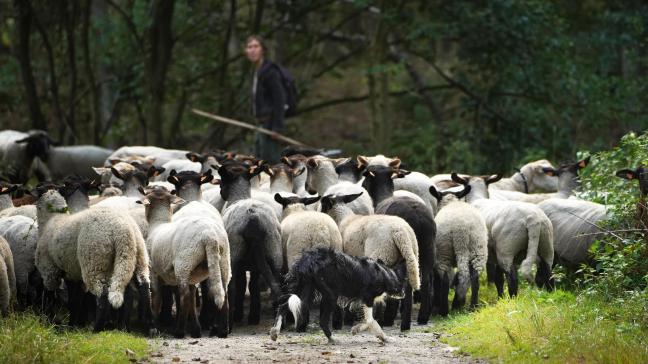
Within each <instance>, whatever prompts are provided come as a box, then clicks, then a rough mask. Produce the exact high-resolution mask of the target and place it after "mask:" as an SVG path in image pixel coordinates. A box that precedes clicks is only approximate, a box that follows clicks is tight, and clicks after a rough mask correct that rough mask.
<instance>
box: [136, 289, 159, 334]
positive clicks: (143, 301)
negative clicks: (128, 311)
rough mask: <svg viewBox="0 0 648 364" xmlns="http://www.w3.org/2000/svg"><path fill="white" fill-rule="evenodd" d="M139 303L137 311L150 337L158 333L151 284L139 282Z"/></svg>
mask: <svg viewBox="0 0 648 364" xmlns="http://www.w3.org/2000/svg"><path fill="white" fill-rule="evenodd" d="M137 291H138V296H139V297H138V303H137V310H138V313H139V315H138V316H139V318H140V320H142V322H143V324H144V330H145V332H146V333H147V334H148V335H149V336H153V335H155V334H156V333H157V330H156V328H155V324H154V323H153V312H152V311H151V283H150V282H146V281H143V282H138V287H137Z"/></svg>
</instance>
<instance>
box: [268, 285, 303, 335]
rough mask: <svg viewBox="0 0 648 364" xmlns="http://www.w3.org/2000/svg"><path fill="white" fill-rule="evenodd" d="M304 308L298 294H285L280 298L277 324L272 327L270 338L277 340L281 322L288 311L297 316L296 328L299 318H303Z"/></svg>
mask: <svg viewBox="0 0 648 364" xmlns="http://www.w3.org/2000/svg"><path fill="white" fill-rule="evenodd" d="M303 308H304V305H303V301H302V299H301V298H299V296H297V295H296V294H288V295H284V296H282V297H281V298H280V299H279V307H277V317H276V319H275V325H274V326H273V327H272V328H271V329H270V338H271V339H272V340H273V341H276V340H277V337H278V336H279V332H280V331H281V324H282V322H283V317H284V315H285V314H286V313H288V311H290V313H292V315H293V317H295V328H296V327H297V325H298V323H299V320H300V319H301V317H302V316H303V315H302V310H303Z"/></svg>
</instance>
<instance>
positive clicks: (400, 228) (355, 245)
mask: <svg viewBox="0 0 648 364" xmlns="http://www.w3.org/2000/svg"><path fill="white" fill-rule="evenodd" d="M359 196H360V193H358V194H354V195H340V196H335V195H326V196H324V197H322V199H321V204H322V212H325V213H328V214H329V215H330V216H331V217H332V218H333V219H334V220H335V222H336V223H337V224H338V227H339V229H340V233H341V235H342V250H343V252H344V253H347V254H349V255H354V256H366V257H369V258H372V259H381V260H382V261H383V262H385V264H386V265H387V266H389V267H392V268H394V267H395V266H396V265H397V264H399V263H401V262H403V261H404V262H405V266H406V268H407V280H408V283H409V285H410V286H411V287H412V288H413V289H415V290H418V289H420V288H421V278H420V275H419V249H418V244H417V241H416V235H415V233H414V230H412V228H411V227H410V226H409V224H408V223H407V222H406V221H405V220H403V219H402V218H400V217H397V216H390V215H368V216H365V215H356V214H355V213H354V212H353V210H352V209H351V207H350V206H348V205H347V204H349V203H350V202H352V201H353V200H355V199H357V198H358V197H359ZM409 291H410V294H409V295H406V296H405V299H404V301H403V303H402V306H401V307H402V311H401V317H402V321H405V323H401V330H404V329H407V328H408V327H407V326H408V324H409V322H407V321H409V320H407V319H408V318H409V317H410V313H411V307H412V295H411V289H409Z"/></svg>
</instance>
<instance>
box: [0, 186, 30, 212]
mask: <svg viewBox="0 0 648 364" xmlns="http://www.w3.org/2000/svg"><path fill="white" fill-rule="evenodd" d="M17 188H18V185H11V184H5V183H3V182H0V218H3V217H10V216H26V217H29V218H31V219H36V206H34V205H23V206H18V207H14V205H13V201H12V200H11V195H10V194H11V193H12V192H13V191H15V190H16V189H17Z"/></svg>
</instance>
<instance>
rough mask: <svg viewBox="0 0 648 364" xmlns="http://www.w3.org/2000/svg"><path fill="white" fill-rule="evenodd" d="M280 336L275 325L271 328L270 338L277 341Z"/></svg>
mask: <svg viewBox="0 0 648 364" xmlns="http://www.w3.org/2000/svg"><path fill="white" fill-rule="evenodd" d="M278 336H279V330H277V328H276V327H273V328H271V329H270V339H272V341H277V337H278Z"/></svg>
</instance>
